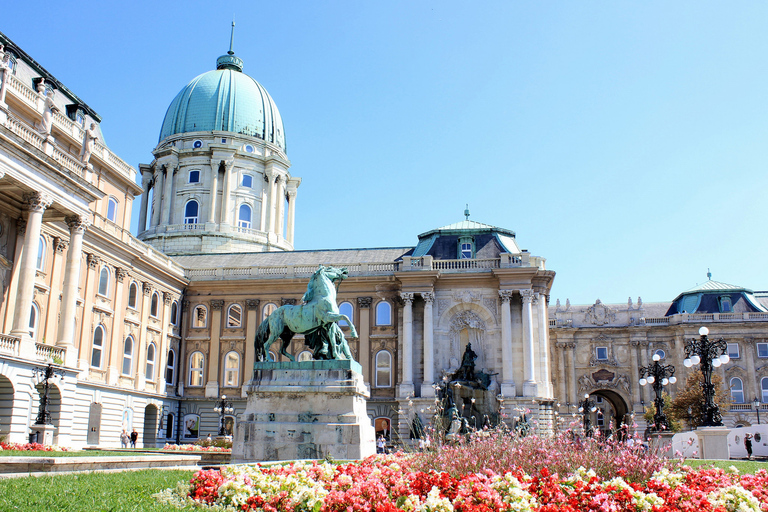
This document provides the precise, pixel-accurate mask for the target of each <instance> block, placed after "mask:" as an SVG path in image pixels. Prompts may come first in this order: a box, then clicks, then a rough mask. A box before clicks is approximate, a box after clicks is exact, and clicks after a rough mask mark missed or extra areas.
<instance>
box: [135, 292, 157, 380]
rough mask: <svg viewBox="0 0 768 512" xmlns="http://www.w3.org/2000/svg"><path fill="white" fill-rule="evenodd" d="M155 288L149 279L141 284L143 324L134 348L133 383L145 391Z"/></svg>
mask: <svg viewBox="0 0 768 512" xmlns="http://www.w3.org/2000/svg"><path fill="white" fill-rule="evenodd" d="M153 288H154V286H153V284H152V283H150V282H149V281H144V282H143V283H142V286H141V291H142V293H143V295H142V298H141V326H140V330H139V339H137V340H134V341H135V342H136V344H135V347H134V349H133V364H134V365H135V367H134V368H133V375H134V381H133V384H134V387H135V388H136V390H137V391H143V390H144V388H145V387H146V383H145V375H144V370H145V368H144V365H145V364H146V361H147V346H148V345H149V343H148V342H147V338H148V334H147V325H148V323H149V322H148V318H149V307H150V304H151V303H152V290H153ZM155 359H157V358H155Z"/></svg>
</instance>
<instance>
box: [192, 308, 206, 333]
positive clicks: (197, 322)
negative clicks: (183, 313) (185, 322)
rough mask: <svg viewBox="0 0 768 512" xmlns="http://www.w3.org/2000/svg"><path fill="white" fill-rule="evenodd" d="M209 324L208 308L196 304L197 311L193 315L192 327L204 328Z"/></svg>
mask: <svg viewBox="0 0 768 512" xmlns="http://www.w3.org/2000/svg"><path fill="white" fill-rule="evenodd" d="M206 325H208V310H207V309H205V306H203V305H202V304H201V305H199V306H195V312H194V314H193V315H192V327H196V328H198V329H199V328H202V327H205V326H206Z"/></svg>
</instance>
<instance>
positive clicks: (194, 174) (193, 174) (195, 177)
mask: <svg viewBox="0 0 768 512" xmlns="http://www.w3.org/2000/svg"><path fill="white" fill-rule="evenodd" d="M189 182H190V183H200V171H189Z"/></svg>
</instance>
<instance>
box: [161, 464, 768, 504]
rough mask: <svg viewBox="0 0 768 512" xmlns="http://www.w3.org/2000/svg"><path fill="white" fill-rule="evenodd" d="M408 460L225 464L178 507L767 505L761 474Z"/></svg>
mask: <svg viewBox="0 0 768 512" xmlns="http://www.w3.org/2000/svg"><path fill="white" fill-rule="evenodd" d="M413 460H414V457H413V456H408V455H403V454H397V455H390V456H381V455H380V456H373V457H369V458H367V459H365V460H363V461H361V462H357V463H350V464H343V465H332V464H329V463H327V462H326V463H322V464H318V463H312V464H308V463H307V464H300V463H296V464H290V465H286V466H269V467H262V466H246V465H242V466H230V467H226V468H223V469H222V470H221V471H213V470H209V471H199V472H197V473H196V474H195V476H194V477H193V478H192V480H191V481H190V484H189V486H180V488H179V489H180V491H177V492H180V493H181V494H182V495H185V496H181V495H179V494H176V495H175V496H174V494H173V492H172V491H170V490H169V491H166V492H165V493H161V495H160V496H158V497H159V498H161V499H162V500H163V501H167V502H172V503H175V504H177V505H183V504H188V503H189V502H190V501H194V502H195V503H196V504H198V505H203V504H204V505H211V506H214V507H219V508H224V509H228V510H264V511H312V512H332V511H376V512H396V511H423V512H438V511H457V512H458V511H466V512H468V511H472V512H475V511H480V512H485V511H488V512H490V511H497V510H498V511H506V510H516V511H537V512H554V511H566V512H568V511H605V512H609V511H625V510H626V511H630V510H631V511H653V512H672V511H677V510H680V511H713V512H725V511H736V510H739V511H748V510H749V511H756V512H757V511H760V510H764V511H765V510H768V472H766V471H765V470H760V471H758V472H757V473H756V474H755V475H743V476H742V475H739V474H738V472H737V471H736V470H735V468H734V470H733V471H723V470H721V469H703V470H692V469H691V468H680V469H676V470H669V469H666V468H665V469H662V470H660V471H657V472H656V473H654V474H653V475H652V476H651V478H650V479H648V480H647V481H645V482H643V483H630V482H627V481H626V480H624V479H623V478H621V477H614V478H610V479H606V478H601V477H598V476H597V475H596V474H595V473H594V471H592V470H589V471H587V470H584V469H583V468H579V469H578V470H576V471H575V472H574V473H573V474H572V475H570V476H568V477H561V476H558V475H557V474H550V472H549V471H547V470H546V469H545V470H542V471H541V472H540V473H539V474H538V475H528V474H526V473H524V472H523V471H521V470H519V469H516V470H512V471H506V472H503V473H502V472H493V471H485V472H483V473H470V474H462V475H455V476H452V475H449V474H448V473H446V472H437V471H429V472H424V471H418V470H413V467H412V466H413V464H412V463H413Z"/></svg>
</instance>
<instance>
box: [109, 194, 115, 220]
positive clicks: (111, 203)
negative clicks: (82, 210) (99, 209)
mask: <svg viewBox="0 0 768 512" xmlns="http://www.w3.org/2000/svg"><path fill="white" fill-rule="evenodd" d="M107 220H111V221H112V222H117V199H115V198H114V197H110V198H109V201H107Z"/></svg>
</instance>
